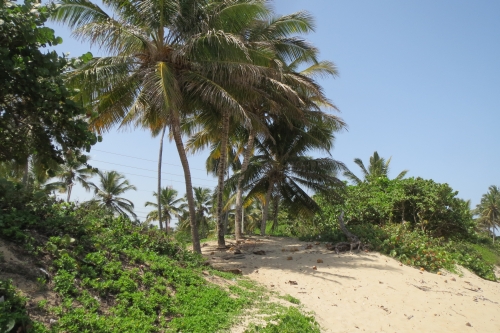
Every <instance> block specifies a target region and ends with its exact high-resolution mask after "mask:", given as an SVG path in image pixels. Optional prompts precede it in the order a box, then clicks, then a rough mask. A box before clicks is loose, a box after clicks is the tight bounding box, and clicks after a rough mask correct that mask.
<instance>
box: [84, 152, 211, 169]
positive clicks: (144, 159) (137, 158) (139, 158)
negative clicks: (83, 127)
mask: <svg viewBox="0 0 500 333" xmlns="http://www.w3.org/2000/svg"><path fill="white" fill-rule="evenodd" d="M92 150H93V151H98V152H101V153H106V154H113V155H118V156H124V157H129V158H135V159H136V160H143V161H148V162H156V163H158V161H155V160H149V159H147V158H141V157H135V156H130V155H124V154H117V153H112V152H110V151H105V150H100V149H95V148H92ZM162 164H167V165H172V166H176V167H181V168H182V165H179V164H172V163H167V162H162ZM189 168H190V169H191V170H200V171H207V170H206V169H200V168H193V167H191V166H190V167H189Z"/></svg>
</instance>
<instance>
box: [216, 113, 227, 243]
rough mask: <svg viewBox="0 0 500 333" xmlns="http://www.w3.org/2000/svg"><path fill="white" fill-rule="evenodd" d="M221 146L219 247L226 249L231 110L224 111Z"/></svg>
mask: <svg viewBox="0 0 500 333" xmlns="http://www.w3.org/2000/svg"><path fill="white" fill-rule="evenodd" d="M221 134H222V135H221V147H220V150H221V151H220V157H219V166H218V168H219V170H218V172H219V175H218V178H219V179H218V191H217V248H219V249H225V248H226V241H225V239H224V229H225V228H224V214H223V211H222V208H223V204H222V196H223V193H224V174H225V171H226V159H227V141H228V136H229V112H228V111H224V114H223V116H222V133H221Z"/></svg>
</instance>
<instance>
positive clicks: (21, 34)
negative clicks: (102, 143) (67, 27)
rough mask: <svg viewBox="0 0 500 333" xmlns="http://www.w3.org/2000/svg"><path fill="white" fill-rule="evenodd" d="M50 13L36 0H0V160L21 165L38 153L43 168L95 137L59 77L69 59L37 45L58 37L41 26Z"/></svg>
mask: <svg viewBox="0 0 500 333" xmlns="http://www.w3.org/2000/svg"><path fill="white" fill-rule="evenodd" d="M49 15H50V11H49V10H48V8H46V7H43V6H40V5H39V4H37V3H30V2H27V3H26V4H25V5H17V4H13V3H11V2H6V1H2V3H1V5H0V22H2V23H1V24H0V39H1V40H2V46H1V47H0V87H1V89H0V138H1V140H0V161H12V160H13V161H16V162H17V163H19V164H23V165H24V164H26V161H27V160H28V158H29V157H30V156H32V155H36V159H37V161H38V162H39V163H41V164H43V165H44V167H45V168H46V169H48V168H50V167H53V165H54V164H61V163H63V161H64V160H63V158H64V156H65V155H67V153H68V151H70V150H75V149H86V150H89V149H90V147H91V145H93V144H95V143H96V142H97V137H96V136H95V135H94V134H93V133H91V132H90V131H89V129H88V124H87V122H86V121H85V120H84V116H85V113H86V111H85V109H84V108H82V107H81V106H79V105H77V104H76V103H75V102H74V101H73V100H72V99H71V97H72V96H73V95H74V91H73V90H72V89H68V88H67V87H66V85H65V83H64V81H63V77H62V74H63V72H64V71H66V70H67V69H69V68H70V65H71V62H70V61H69V60H68V59H66V58H64V57H60V56H58V55H57V54H56V52H42V51H41V50H40V48H41V47H44V46H49V45H57V44H59V43H61V41H62V40H61V38H60V37H55V35H54V31H53V30H52V29H49V28H47V27H44V23H45V21H46V20H47V19H48V17H49Z"/></svg>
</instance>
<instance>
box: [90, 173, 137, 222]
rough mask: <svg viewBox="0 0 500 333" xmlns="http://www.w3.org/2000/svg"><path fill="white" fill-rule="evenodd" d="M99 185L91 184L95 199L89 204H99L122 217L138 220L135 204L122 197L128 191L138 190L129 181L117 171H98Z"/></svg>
mask: <svg viewBox="0 0 500 333" xmlns="http://www.w3.org/2000/svg"><path fill="white" fill-rule="evenodd" d="M97 174H98V176H99V185H95V184H94V183H89V185H90V186H92V187H93V188H94V191H95V195H94V198H93V199H92V200H91V201H90V202H89V203H97V204H98V205H99V206H101V207H105V208H108V209H110V210H111V211H112V212H114V213H117V214H119V215H122V216H127V217H132V218H134V219H135V218H136V217H137V215H136V214H135V213H134V203H133V202H132V201H130V200H128V199H125V198H123V197H121V195H122V194H124V193H125V192H127V191H130V190H134V191H135V190H136V187H135V186H134V185H130V183H129V182H128V180H126V179H125V177H124V176H123V175H121V174H119V173H118V172H116V171H106V172H102V171H98V173H97Z"/></svg>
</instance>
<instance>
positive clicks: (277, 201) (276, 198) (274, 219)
mask: <svg viewBox="0 0 500 333" xmlns="http://www.w3.org/2000/svg"><path fill="white" fill-rule="evenodd" d="M273 201H274V217H273V226H272V228H271V230H272V231H273V232H274V231H276V229H277V228H278V210H279V200H278V196H276V197H275V198H274V200H273Z"/></svg>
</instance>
